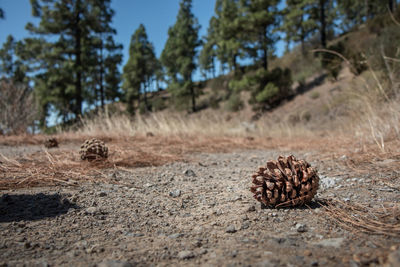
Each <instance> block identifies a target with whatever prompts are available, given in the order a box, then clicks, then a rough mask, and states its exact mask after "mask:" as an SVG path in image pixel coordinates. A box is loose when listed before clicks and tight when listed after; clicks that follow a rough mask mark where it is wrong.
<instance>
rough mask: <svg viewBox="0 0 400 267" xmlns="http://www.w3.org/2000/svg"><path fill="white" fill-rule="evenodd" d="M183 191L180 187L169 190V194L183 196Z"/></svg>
mask: <svg viewBox="0 0 400 267" xmlns="http://www.w3.org/2000/svg"><path fill="white" fill-rule="evenodd" d="M181 193H182V191H181V190H179V189H176V190H174V191H171V192H169V196H170V197H180V196H181Z"/></svg>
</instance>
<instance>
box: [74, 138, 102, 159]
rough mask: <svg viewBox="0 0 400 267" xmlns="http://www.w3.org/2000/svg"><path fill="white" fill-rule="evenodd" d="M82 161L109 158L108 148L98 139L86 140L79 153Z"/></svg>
mask: <svg viewBox="0 0 400 267" xmlns="http://www.w3.org/2000/svg"><path fill="white" fill-rule="evenodd" d="M79 154H80V155H81V159H82V160H85V159H87V160H95V159H99V158H107V157H108V148H107V147H106V145H105V144H104V142H103V141H100V140H98V139H96V138H93V139H88V140H86V141H85V142H84V143H83V144H82V145H81V149H80V151H79Z"/></svg>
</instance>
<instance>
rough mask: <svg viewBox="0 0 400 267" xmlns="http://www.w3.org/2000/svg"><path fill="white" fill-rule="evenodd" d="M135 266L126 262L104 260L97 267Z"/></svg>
mask: <svg viewBox="0 0 400 267" xmlns="http://www.w3.org/2000/svg"><path fill="white" fill-rule="evenodd" d="M132 266H133V265H132V264H131V263H129V262H126V261H120V260H104V261H102V262H100V263H99V264H97V267H132Z"/></svg>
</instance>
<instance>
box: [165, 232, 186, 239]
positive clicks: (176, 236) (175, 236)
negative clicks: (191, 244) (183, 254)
mask: <svg viewBox="0 0 400 267" xmlns="http://www.w3.org/2000/svg"><path fill="white" fill-rule="evenodd" d="M182 236H184V234H182V233H175V234H172V235H169V236H168V237H169V238H171V239H176V238H179V237H182Z"/></svg>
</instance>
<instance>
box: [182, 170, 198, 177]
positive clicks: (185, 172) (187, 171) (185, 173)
mask: <svg viewBox="0 0 400 267" xmlns="http://www.w3.org/2000/svg"><path fill="white" fill-rule="evenodd" d="M183 174H184V175H185V176H187V177H196V174H195V173H194V171H193V170H190V169H188V170H186V171H184V173H183Z"/></svg>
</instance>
